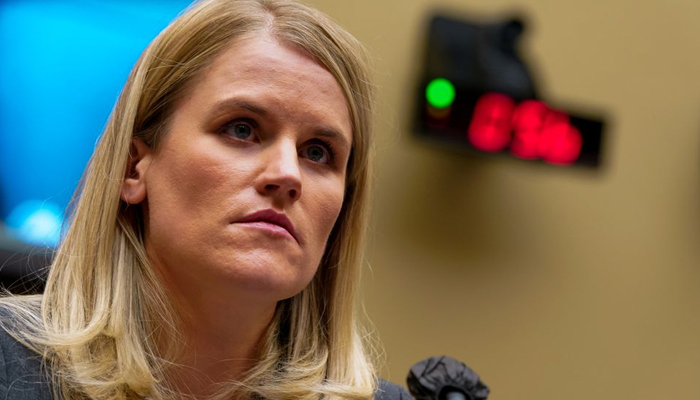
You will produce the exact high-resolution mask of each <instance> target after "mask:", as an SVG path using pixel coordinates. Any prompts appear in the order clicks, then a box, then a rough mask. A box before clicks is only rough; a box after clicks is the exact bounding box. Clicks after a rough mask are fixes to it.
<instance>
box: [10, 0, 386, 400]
mask: <svg viewBox="0 0 700 400" xmlns="http://www.w3.org/2000/svg"><path fill="white" fill-rule="evenodd" d="M261 31H265V32H267V33H269V34H270V35H271V36H272V37H274V38H276V39H277V40H279V41H280V42H281V43H285V44H289V45H293V46H295V47H296V48H298V49H301V50H303V51H305V52H306V53H308V54H309V55H310V56H311V57H313V58H314V59H315V60H316V61H317V62H318V63H319V64H321V65H323V66H324V67H325V68H326V69H327V70H328V71H330V72H331V73H332V74H333V76H334V77H335V79H336V81H337V82H338V84H339V85H340V87H341V88H342V90H343V92H344V94H345V97H346V100H347V103H348V109H349V114H350V117H351V121H352V128H353V136H354V138H353V150H352V154H351V158H350V161H349V164H348V170H347V171H348V172H347V174H348V176H347V179H346V182H347V183H346V193H345V199H344V203H343V208H342V210H341V212H340V215H339V217H338V220H337V222H336V225H335V226H334V228H333V231H332V233H331V236H330V238H329V240H328V245H327V248H326V251H325V254H324V256H323V259H322V261H321V265H320V266H319V269H318V272H317V273H316V275H315V276H314V278H313V280H312V282H311V283H310V284H309V285H308V286H307V287H306V288H305V289H304V290H303V291H302V292H301V293H299V294H298V295H296V296H294V297H292V298H290V299H287V300H284V301H282V302H280V303H279V304H278V307H277V310H276V313H275V317H274V320H273V323H272V325H271V327H270V329H269V330H268V333H267V336H266V337H265V338H264V342H263V343H264V346H263V349H262V351H261V354H260V358H259V360H258V361H257V363H256V364H255V366H254V367H253V368H252V369H251V370H250V371H249V372H248V374H247V376H246V377H245V378H244V379H243V380H242V381H239V382H232V383H231V384H230V385H226V386H225V387H222V389H221V390H220V391H219V392H218V395H217V396H215V397H216V398H231V397H239V398H247V397H253V398H274V399H318V398H321V397H323V398H324V399H334V398H344V399H368V398H372V396H373V392H374V390H375V387H376V378H375V371H374V368H373V363H372V361H371V356H370V355H369V354H370V352H369V350H368V347H367V345H366V343H365V341H364V335H363V332H361V330H360V327H359V326H360V324H359V323H358V317H357V315H356V314H357V313H356V311H357V304H356V290H357V285H358V282H359V273H360V268H361V261H362V249H363V237H364V233H365V232H364V230H365V226H366V222H367V216H368V194H369V184H368V181H369V179H370V176H371V171H370V165H369V157H370V147H371V146H370V138H371V137H370V136H371V135H370V129H371V120H372V86H371V84H370V83H369V78H368V68H367V66H366V59H367V58H366V54H365V52H364V50H363V47H362V46H361V45H360V44H359V42H358V41H357V40H356V39H355V38H353V37H352V36H351V35H350V34H349V33H347V32H346V31H345V30H343V29H342V28H341V27H339V26H338V25H337V24H336V23H334V22H333V21H331V20H330V19H329V18H328V17H327V16H325V15H323V14H322V13H320V12H319V11H316V10H314V9H312V8H309V7H307V6H304V5H301V4H299V3H295V2H292V1H286V0H205V1H201V2H198V3H196V4H194V5H192V6H191V7H190V8H189V9H188V10H187V11H186V12H185V13H184V14H183V15H181V16H180V17H179V18H178V19H177V20H175V21H174V22H173V23H172V24H171V25H170V26H168V27H167V28H166V29H165V30H164V31H163V32H162V33H161V34H160V35H159V36H158V37H157V38H156V39H155V40H154V41H153V42H152V43H151V44H150V45H149V46H148V48H147V49H146V50H145V51H144V53H143V54H142V55H141V58H140V59H139V60H138V62H137V64H136V66H135V67H134V69H133V70H132V72H131V75H130V76H129V79H128V81H127V82H126V85H125V86H124V89H123V92H122V93H121V95H120V97H119V99H118V101H117V104H116V106H115V108H114V110H113V112H112V115H111V117H110V119H109V122H108V124H107V127H106V129H105V131H104V133H103V135H102V138H101V139H100V142H99V144H98V145H97V148H96V149H95V152H94V154H93V156H92V158H91V160H90V163H89V165H88V168H87V170H86V173H85V176H84V178H83V181H82V184H81V188H79V190H78V191H77V192H76V193H78V194H79V195H78V197H77V201H76V203H75V207H74V209H73V211H72V215H71V223H70V226H69V228H68V229H67V232H66V234H65V237H64V240H63V241H62V243H61V246H60V247H59V248H58V251H57V253H56V257H55V259H54V262H53V264H52V266H51V269H50V273H49V276H48V281H47V284H46V289H45V292H44V295H43V296H34V297H21V296H20V297H8V298H5V299H3V300H2V305H3V306H4V307H5V308H6V309H8V310H9V311H10V312H11V313H12V316H13V321H14V322H13V324H12V326H8V327H6V328H7V329H8V330H10V331H11V333H12V334H13V335H15V336H16V337H17V338H18V339H19V340H21V341H23V342H24V343H25V344H26V345H28V346H29V347H31V348H32V349H34V350H35V351H37V352H39V353H41V354H43V355H44V359H45V361H46V363H47V367H48V368H49V370H50V371H51V373H52V377H53V378H52V379H53V388H54V392H55V395H56V396H57V397H60V398H64V399H67V400H68V399H84V398H90V399H133V398H141V397H148V398H151V399H163V398H171V397H172V396H173V395H174V392H172V391H171V389H170V387H169V386H168V385H167V383H166V382H167V380H166V377H167V371H168V368H169V362H171V361H172V360H175V359H176V355H177V352H176V349H175V343H176V341H177V338H176V337H173V336H172V335H173V333H172V332H177V331H178V329H177V327H179V326H180V324H181V321H180V320H179V318H178V316H177V313H176V312H175V311H174V310H173V309H172V308H171V306H170V305H169V304H170V303H171V302H170V301H169V299H168V295H167V293H166V292H165V291H164V289H163V285H162V284H161V282H160V281H159V278H158V277H157V276H156V274H155V273H154V271H153V269H152V268H151V267H150V265H149V261H148V258H147V257H146V253H145V250H144V245H143V221H142V215H141V212H140V209H139V207H134V206H129V207H126V205H125V204H124V203H123V202H121V201H120V189H121V184H122V181H123V179H124V176H125V171H126V166H127V161H128V158H129V148H130V144H131V141H132V138H139V139H141V140H142V141H144V142H145V143H146V144H147V145H149V146H151V147H157V146H158V143H159V139H160V137H161V136H162V135H164V134H167V122H168V119H169V117H170V114H171V113H172V109H173V104H174V103H175V102H176V100H177V99H178V98H179V97H180V96H182V94H183V93H184V92H185V91H186V90H187V89H188V86H189V85H190V83H191V82H192V81H193V79H194V78H196V76H197V74H198V73H199V72H200V71H201V70H202V68H204V67H206V66H207V65H208V64H210V63H211V62H212V60H213V59H214V58H216V57H217V55H218V54H220V53H221V52H222V50H224V49H225V48H226V47H228V46H229V45H230V44H231V43H232V42H233V41H235V40H239V39H241V38H245V37H249V36H250V35H253V34H256V33H259V32H261ZM156 321H157V322H156ZM6 325H7V324H6ZM173 328H174V329H173ZM163 340H165V343H166V344H168V346H165V347H163V346H162V344H161V341H163ZM156 343H158V344H156Z"/></svg>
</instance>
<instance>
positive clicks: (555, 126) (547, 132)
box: [537, 109, 569, 159]
mask: <svg viewBox="0 0 700 400" xmlns="http://www.w3.org/2000/svg"><path fill="white" fill-rule="evenodd" d="M568 126H569V116H568V115H567V114H566V113H565V112H563V111H559V110H552V109H550V110H549V112H548V113H547V115H546V117H545V119H544V125H543V126H542V133H541V135H540V140H539V143H538V145H537V155H538V156H539V157H540V158H542V159H544V158H545V157H546V156H547V154H549V149H550V148H551V146H552V144H553V143H554V142H556V140H557V138H559V137H563V136H565V135H566V133H565V132H566V129H567V127H568Z"/></svg>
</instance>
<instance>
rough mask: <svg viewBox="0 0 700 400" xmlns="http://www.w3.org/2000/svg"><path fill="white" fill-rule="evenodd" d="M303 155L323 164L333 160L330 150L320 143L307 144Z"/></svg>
mask: <svg viewBox="0 0 700 400" xmlns="http://www.w3.org/2000/svg"><path fill="white" fill-rule="evenodd" d="M302 156H303V157H306V158H308V159H309V160H311V161H313V162H316V163H321V164H328V163H330V161H331V155H330V152H329V150H328V149H327V148H326V147H324V146H322V145H320V144H312V145H309V146H306V147H305V148H304V149H303V150H302Z"/></svg>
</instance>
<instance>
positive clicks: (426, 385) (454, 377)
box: [406, 356, 490, 400]
mask: <svg viewBox="0 0 700 400" xmlns="http://www.w3.org/2000/svg"><path fill="white" fill-rule="evenodd" d="M406 383H407V384H408V390H409V391H410V392H411V395H412V396H413V397H414V398H415V399H416V400H445V399H447V398H448V397H447V396H448V395H449V394H450V393H455V392H457V393H462V394H463V395H464V397H465V398H466V399H467V400H486V398H487V397H488V395H489V392H490V390H489V387H488V386H486V385H485V384H484V383H483V382H482V381H481V379H479V375H477V374H476V372H474V371H473V370H472V369H471V368H469V367H468V366H467V365H466V364H464V363H463V362H461V361H458V360H455V359H454V358H451V357H447V356H439V357H430V358H427V359H425V360H423V361H420V362H418V363H416V364H414V365H413V366H412V367H411V370H410V372H409V373H408V377H407V378H406Z"/></svg>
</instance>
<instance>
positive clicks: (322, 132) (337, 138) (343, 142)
mask: <svg viewBox="0 0 700 400" xmlns="http://www.w3.org/2000/svg"><path fill="white" fill-rule="evenodd" d="M316 135H318V136H321V137H324V138H327V139H330V140H332V141H334V142H336V143H337V145H338V146H341V147H342V148H343V150H346V151H350V148H351V147H352V146H351V144H350V142H349V141H348V139H347V137H346V136H345V135H343V134H342V133H341V132H340V131H338V130H337V129H334V128H330V127H321V128H319V129H317V130H316Z"/></svg>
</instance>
